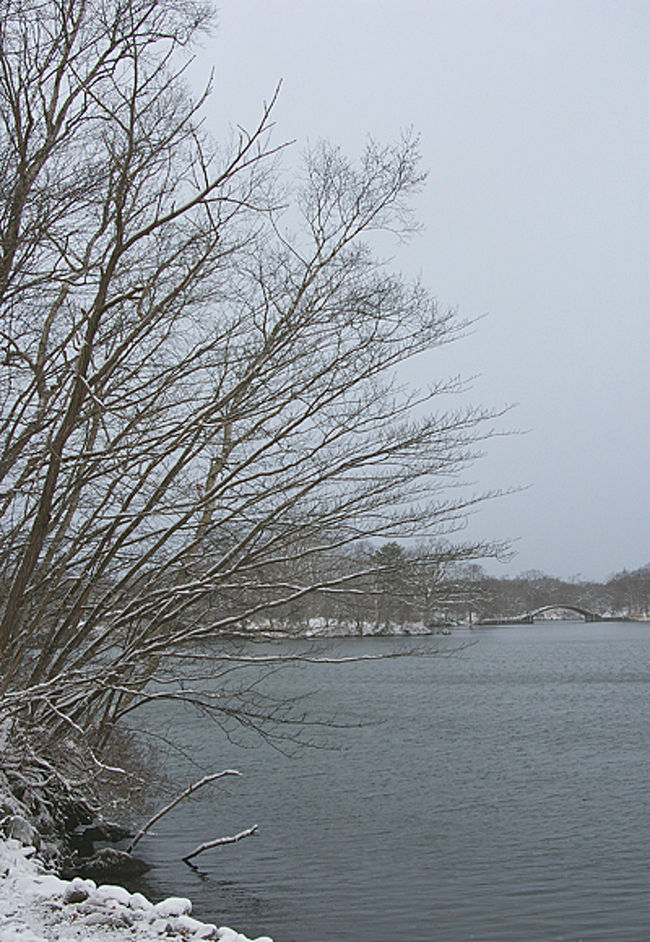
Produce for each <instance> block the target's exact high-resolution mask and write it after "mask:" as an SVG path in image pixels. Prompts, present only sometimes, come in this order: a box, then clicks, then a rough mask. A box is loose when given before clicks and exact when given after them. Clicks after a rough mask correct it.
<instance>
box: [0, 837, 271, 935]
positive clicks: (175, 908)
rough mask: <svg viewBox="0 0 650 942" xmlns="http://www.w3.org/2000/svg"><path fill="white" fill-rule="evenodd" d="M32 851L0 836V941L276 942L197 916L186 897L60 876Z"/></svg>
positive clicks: (17, 842) (32, 849)
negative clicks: (152, 896)
mask: <svg viewBox="0 0 650 942" xmlns="http://www.w3.org/2000/svg"><path fill="white" fill-rule="evenodd" d="M34 854H35V850H34V848H33V847H23V846H22V845H21V843H20V842H19V841H17V840H14V839H11V838H9V839H7V840H2V839H0V942H84V940H88V942H130V940H134V942H162V940H165V942H169V940H178V942H180V940H186V942H200V940H202V939H214V940H218V942H272V940H271V939H269V937H268V936H260V937H259V938H258V939H256V940H250V939H248V938H247V937H246V936H245V935H242V934H241V933H239V932H235V931H234V930H233V929H229V928H227V927H226V926H222V927H221V928H220V929H218V928H217V927H216V926H215V925H212V924H210V923H204V922H199V921H198V919H193V918H192V916H191V915H190V913H191V911H192V904H191V902H190V901H189V900H188V899H184V898H181V897H170V899H166V900H163V901H162V902H160V903H155V904H154V903H150V902H149V900H148V899H146V897H144V896H143V895H142V894H141V893H129V891H128V890H125V889H124V887H121V886H97V885H96V884H95V883H94V882H93V880H82V879H80V878H79V877H76V878H75V879H74V880H60V879H59V878H58V877H57V876H55V875H54V874H53V873H50V872H48V871H46V870H45V868H44V867H43V865H42V864H41V863H40V861H38V860H37V859H36V858H35V857H34Z"/></svg>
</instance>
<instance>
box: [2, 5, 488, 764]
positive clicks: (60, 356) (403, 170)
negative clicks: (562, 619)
mask: <svg viewBox="0 0 650 942" xmlns="http://www.w3.org/2000/svg"><path fill="white" fill-rule="evenodd" d="M209 18H210V11H209V9H208V8H206V7H205V6H204V4H202V3H200V2H188V3H184V4H178V3H176V2H173V0H162V2H161V0H103V2H99V0H66V2H65V3H63V2H59V0H7V2H5V3H4V4H3V5H2V9H1V12H0V113H1V116H2V126H1V129H0V138H1V146H0V239H1V244H2V257H1V259H0V357H1V360H0V371H1V374H2V379H1V381H0V402H1V411H0V513H1V516H0V528H1V529H0V536H1V539H2V546H1V550H0V584H1V585H2V589H3V601H2V608H1V610H0V644H1V649H2V671H1V677H0V695H1V697H2V700H1V709H2V712H3V713H4V715H6V716H9V717H12V718H14V719H16V720H20V722H21V724H22V727H23V729H27V728H32V729H34V730H38V735H39V737H40V739H39V742H40V746H39V748H40V749H41V750H44V751H45V752H47V749H48V748H50V747H51V744H52V743H54V742H56V741H60V738H61V736H62V735H67V734H68V733H70V734H72V735H73V736H81V735H83V737H84V742H86V743H87V745H88V748H89V749H91V750H92V756H93V757H94V759H93V761H96V762H97V764H101V762H102V758H101V756H102V753H101V749H102V748H103V746H104V745H105V744H106V742H107V741H108V740H109V739H110V734H111V731H112V730H113V728H114V726H115V724H116V723H117V722H118V721H119V720H120V719H121V718H122V717H123V716H125V715H126V714H127V713H129V712H131V711H132V710H133V708H134V707H135V706H136V705H137V704H138V703H140V702H142V701H145V700H150V699H151V696H152V694H151V688H150V687H148V686H147V685H148V684H149V683H150V681H151V680H152V678H156V677H158V679H160V677H162V676H163V673H162V672H164V671H165V670H166V669H168V667H169V665H170V663H171V664H173V659H174V658H175V657H184V656H185V654H186V653H187V651H188V648H189V647H190V646H196V644H197V643H199V642H202V641H205V640H209V639H214V638H215V637H219V636H220V635H223V634H226V633H230V634H232V633H233V632H237V631H239V632H242V631H247V630H248V631H250V630H251V628H252V627H254V626H255V624H256V621H257V620H258V619H259V617H260V614H261V613H262V612H265V613H268V612H269V611H273V609H274V608H277V609H280V608H281V607H282V606H285V607H286V606H287V605H291V604H292V603H294V602H298V601H300V600H301V599H304V598H306V597H313V596H314V593H321V594H323V593H327V594H335V593H343V592H349V591H350V590H351V589H354V587H355V586H356V587H360V586H363V585H365V584H367V583H368V580H370V582H372V575H373V572H375V571H376V569H377V561H376V560H374V561H373V557H372V554H367V553H366V554H363V553H356V554H355V553H354V552H353V548H354V546H355V545H357V544H358V543H360V542H361V541H367V540H369V539H371V538H385V539H389V540H394V539H401V538H405V537H412V536H424V535H426V536H428V537H429V538H430V539H431V540H432V541H433V543H434V544H435V545H437V546H438V550H437V553H438V555H440V553H441V550H440V547H441V546H443V545H444V552H443V555H444V558H448V559H454V558H459V559H471V558H475V557H477V556H481V555H485V554H486V553H488V552H491V551H493V549H494V548H493V547H490V546H485V545H473V544H469V545H468V544H460V545H454V544H452V543H450V542H449V541H448V536H449V534H450V533H453V532H454V531H455V530H456V529H458V528H459V526H461V525H462V522H463V520H464V517H465V514H466V512H467V511H468V509H469V508H470V506H471V505H472V504H473V503H475V501H476V500H478V499H481V498H474V497H469V498H468V497H463V496H452V497H449V492H448V490H447V488H448V485H449V484H450V483H454V482H455V481H457V479H458V475H459V474H460V473H461V472H462V470H463V469H464V468H465V467H466V465H467V463H468V462H469V461H471V459H472V458H473V457H474V454H475V450H476V444H477V442H478V441H479V440H480V439H481V437H484V436H486V435H489V434H490V427H489V421H488V420H489V419H490V418H491V416H490V415H489V414H488V412H486V411H485V410H481V409H471V408H470V409H465V410H458V411H448V410H443V411H436V410H435V405H436V403H435V400H436V398H437V397H439V396H440V395H442V394H445V396H446V394H447V393H449V392H452V391H454V390H456V389H458V388H459V384H458V382H457V381H450V382H447V381H443V382H440V383H437V384H434V385H433V386H432V387H431V388H429V389H426V390H423V391H418V390H414V389H411V388H409V386H408V385H407V384H406V383H405V382H404V381H402V380H401V379H400V377H401V376H404V375H405V371H404V370H403V365H404V364H405V363H407V362H408V361H409V360H410V359H411V358H412V357H415V356H417V355H418V354H421V353H423V352H426V351H428V350H431V349H432V348H433V347H436V346H439V345H441V344H445V343H447V342H449V341H450V340H452V339H454V337H456V336H457V334H458V331H459V330H460V329H462V326H463V325H461V324H459V323H458V321H457V319H456V317H455V316H454V313H453V312H452V311H448V310H442V309H440V308H439V306H438V305H437V303H436V302H435V300H434V299H433V298H432V297H431V295H430V294H429V293H428V292H427V291H426V290H425V288H424V287H423V286H422V285H421V284H420V283H418V282H416V283H408V282H407V281H405V280H404V279H403V278H401V277H400V276H398V275H396V274H394V273H392V272H391V271H390V270H389V268H388V267H387V266H386V265H385V264H384V263H383V262H382V261H381V259H378V258H377V257H376V256H375V254H374V253H373V251H372V249H371V245H370V244H371V242H372V238H373V233H374V232H376V231H378V230H385V231H390V232H394V233H396V235H397V236H398V237H406V236H407V235H408V234H409V233H410V232H411V230H412V228H413V222H412V218H411V214H410V208H409V207H410V199H411V197H412V196H413V195H414V194H415V193H416V192H417V191H418V190H419V188H420V186H421V185H422V182H423V175H422V174H421V172H420V170H419V169H418V155H417V142H416V141H415V140H414V139H413V138H412V137H410V136H406V137H404V138H403V139H402V140H401V141H399V142H398V143H397V144H395V145H393V146H389V147H382V146H378V145H377V144H375V143H373V142H370V143H369V144H368V146H367V148H366V150H365V152H364V154H363V156H362V158H361V161H360V164H359V165H358V166H354V165H353V164H351V163H350V162H349V161H348V160H346V159H345V158H344V157H343V156H342V154H341V153H340V152H339V151H338V150H337V149H336V148H334V147H331V146H329V145H325V144H322V145H319V146H318V147H316V148H315V149H313V150H312V151H311V152H310V153H309V154H308V155H307V156H306V160H305V168H304V172H303V174H302V176H301V177H300V179H299V181H298V184H297V186H296V187H295V190H293V191H292V192H290V193H286V192H283V191H281V189H280V187H279V184H278V174H277V172H276V167H277V161H278V159H279V153H280V151H281V150H282V146H281V145H280V146H278V145H275V144H273V143H272V142H271V140H270V136H269V132H270V129H271V110H272V105H273V101H271V103H270V105H269V106H267V107H265V108H264V109H263V112H262V115H261V119H260V122H259V124H258V126H257V127H256V128H255V129H254V130H253V131H252V132H250V133H247V132H244V131H241V132H240V133H239V135H238V136H237V137H236V138H235V139H234V140H233V141H232V142H231V144H230V145H229V146H227V147H217V146H215V145H213V144H212V143H211V142H210V140H209V138H208V136H207V134H206V133H205V131H204V129H203V126H202V119H201V114H202V111H201V109H202V106H203V102H204V98H199V99H198V100H195V99H193V98H192V96H191V95H190V93H189V92H188V90H187V89H186V87H185V83H184V64H183V63H184V62H185V63H186V62H187V59H186V58H185V59H184V58H183V56H185V55H186V53H185V50H186V49H188V48H190V47H191V43H192V40H193V39H194V38H195V37H196V35H197V32H199V31H201V30H202V29H204V28H206V27H207V25H208V24H209ZM445 401H446V399H445ZM452 493H453V492H452ZM346 553H347V556H346V559H347V563H346V565H345V566H338V567H334V568H333V569H330V568H329V567H328V565H327V562H328V560H330V559H332V558H333V557H334V556H336V557H337V558H338V559H340V558H341V554H346ZM213 654H214V656H216V657H219V656H220V655H219V651H218V650H217V651H216V653H215V652H214V651H213ZM184 663H185V662H184ZM223 663H224V665H225V666H224V670H227V671H230V670H231V668H232V664H229V663H228V662H227V659H226V661H224V662H223ZM174 670H176V668H174ZM165 676H166V675H165ZM163 692H164V691H163ZM156 695H162V693H161V692H159V693H158V694H156ZM165 695H169V696H174V697H180V693H179V691H178V690H177V689H174V690H173V691H167V692H165ZM192 696H196V698H199V697H200V694H199V693H196V695H192ZM185 699H186V700H188V701H189V700H191V699H192V697H190V696H189V695H188V696H186V697H185ZM196 702H198V699H197V700H196ZM213 706H214V709H215V711H216V710H218V709H224V710H226V712H227V711H228V710H230V711H232V710H233V707H232V704H231V705H230V706H228V707H223V706H218V707H217V706H216V705H214V704H213ZM258 706H259V709H258ZM258 706H255V707H253V708H251V709H250V711H249V713H248V714H247V712H246V707H245V706H244V704H243V701H242V703H239V704H237V710H238V711H239V713H238V715H239V716H240V717H241V718H245V719H246V721H250V722H253V721H254V720H258V721H259V722H262V721H263V719H264V709H263V705H258ZM48 743H49V744H50V747H48Z"/></svg>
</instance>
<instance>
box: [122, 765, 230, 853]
mask: <svg viewBox="0 0 650 942" xmlns="http://www.w3.org/2000/svg"><path fill="white" fill-rule="evenodd" d="M226 775H241V772H238V771H237V770H236V769H224V771H223V772H215V773H214V774H213V775H206V776H205V778H202V779H199V781H198V782H193V783H192V785H189V786H188V787H187V788H186V789H185V791H184V792H181V793H180V795H177V796H176V798H174V800H173V801H170V803H169V804H168V805H165V807H164V808H161V810H160V811H157V812H156V814H155V815H154V816H153V818H149V820H148V821H147V823H146V824H145V825H143V826H142V827H141V828H140V830H139V831H138V833H137V834H136V835H135V837H134V838H133V840H132V841H131V843H130V844H129V846H128V847H127V849H126V851H127V853H128V854H130V853H131V852H132V851H133V848H134V847H135V845H136V844H137V843H138V842H139V841H140V839H141V838H142V837H144V835H145V834H146V833H147V831H148V830H149V829H150V828H152V827H153V826H154V824H155V823H156V821H160V819H161V818H162V817H163V816H164V815H166V814H167V812H168V811H171V810H172V808H175V807H176V805H178V804H180V803H181V801H183V799H184V798H187V797H188V795H191V794H192V793H193V792H196V791H198V790H199V788H203V786H204V785H208V784H209V783H210V782H215V781H216V780H217V779H218V778H224V777H225V776H226Z"/></svg>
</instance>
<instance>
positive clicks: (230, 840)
mask: <svg viewBox="0 0 650 942" xmlns="http://www.w3.org/2000/svg"><path fill="white" fill-rule="evenodd" d="M258 827H259V825H257V824H254V825H253V827H252V828H247V829H246V830H245V831H240V832H239V834H233V836H232V837H217V838H216V839H215V840H214V841H206V842H205V844H199V846H198V847H196V848H195V849H194V850H193V851H192V853H191V854H186V855H185V857H183V862H184V863H186V864H189V862H190V860H191V859H192V857H198V855H199V854H202V853H203V851H204V850H210V849H211V848H212V847H221V845H222V844H236V843H237V842H238V841H241V840H243V839H244V838H245V837H251V836H252V835H253V834H256V833H257V828H258ZM190 866H192V865H191V864H190Z"/></svg>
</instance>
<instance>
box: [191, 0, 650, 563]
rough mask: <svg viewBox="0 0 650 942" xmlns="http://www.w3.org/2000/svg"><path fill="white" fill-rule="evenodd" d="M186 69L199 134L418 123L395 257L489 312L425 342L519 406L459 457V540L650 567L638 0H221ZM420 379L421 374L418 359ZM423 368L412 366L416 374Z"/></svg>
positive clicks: (648, 212)
mask: <svg viewBox="0 0 650 942" xmlns="http://www.w3.org/2000/svg"><path fill="white" fill-rule="evenodd" d="M218 11H219V20H218V22H219V27H218V29H217V31H216V33H215V34H214V35H213V36H212V37H211V38H210V39H209V40H207V41H206V42H205V44H204V47H203V49H202V50H201V52H200V55H199V60H198V63H197V66H196V68H195V69H194V76H195V77H200V76H201V75H203V76H205V75H206V74H207V69H208V68H209V67H210V66H211V65H212V66H214V68H215V90H214V95H213V97H212V99H211V103H210V106H209V123H210V130H211V131H212V133H213V134H214V135H216V136H217V137H219V136H223V135H224V133H225V129H226V128H227V126H228V125H236V124H242V125H244V126H248V127H251V126H252V125H253V124H254V122H255V121H256V119H257V118H258V116H259V114H260V105H261V102H262V101H263V100H268V99H269V98H270V97H271V95H272V93H273V90H274V88H275V85H276V83H277V82H278V80H280V79H282V80H283V88H282V92H281V96H280V100H279V103H278V105H277V108H276V112H275V117H276V123H277V132H276V140H277V141H280V139H294V138H295V139H296V141H297V144H296V147H297V149H298V150H301V149H302V147H303V146H304V145H305V144H306V143H307V141H315V140H317V139H318V138H320V137H325V138H327V139H329V140H331V141H332V142H335V143H338V144H340V145H341V146H342V148H343V150H344V151H346V152H347V153H348V154H350V155H351V156H356V155H357V154H358V153H359V151H360V150H361V148H362V146H363V143H364V141H365V139H366V137H367V135H369V134H370V135H372V136H373V137H375V138H376V139H378V140H382V141H383V140H385V141H388V140H391V139H394V138H395V137H396V136H398V135H399V133H400V130H401V129H403V128H406V127H409V126H412V127H413V128H415V129H416V130H417V131H418V132H419V133H420V135H421V142H422V155H423V166H424V167H425V168H426V169H427V170H428V171H429V180H428V184H427V187H426V190H425V191H424V193H423V194H422V195H421V196H420V198H419V201H418V204H417V211H418V215H419V218H420V220H421V221H422V222H423V224H424V227H425V228H424V233H423V235H422V236H420V237H418V238H417V239H416V240H415V241H414V242H413V243H412V244H411V245H410V246H409V248H408V250H407V251H406V252H405V253H401V254H400V255H399V256H398V264H399V266H400V267H401V268H402V269H403V270H405V271H406V272H409V273H410V272H420V271H421V272H422V274H423V278H424V281H425V282H426V283H427V284H428V285H429V286H430V287H431V288H432V289H433V290H434V292H435V293H436V295H437V296H438V298H439V300H440V301H441V303H444V304H451V305H458V306H459V308H460V310H461V312H462V313H463V314H465V315H467V316H475V315H481V314H487V317H485V318H484V319H483V320H481V321H480V323H479V324H478V325H477V327H476V329H475V331H474V333H473V335H472V336H470V337H468V338H467V339H465V340H463V341H462V342H461V343H460V344H458V345H456V346H455V347H453V348H449V347H448V348H445V349H444V350H442V351H438V352H437V353H435V354H433V355H432V358H431V364H430V366H429V369H430V372H431V376H432V377H435V376H440V375H447V374H452V373H456V372H459V371H461V372H463V373H464V374H466V375H474V374H480V375H479V376H478V378H477V380H476V382H475V383H474V392H473V394H472V398H473V399H474V400H476V401H477V402H482V403H485V404H492V405H496V406H499V405H502V404H503V403H506V402H510V403H518V404H519V405H518V407H517V409H516V411H515V412H514V413H513V414H512V416H511V417H510V425H511V426H512V427H515V426H516V427H518V428H522V429H524V428H525V429H530V432H529V433H528V434H527V435H525V436H516V437H513V438H510V439H506V440H504V439H499V440H496V441H494V442H492V443H491V444H490V446H489V447H488V450H487V452H488V453H487V455H486V457H485V458H484V459H482V460H481V461H480V462H479V463H477V465H476V466H475V468H474V474H473V477H474V479H475V480H476V481H477V482H478V485H479V486H480V487H481V488H483V487H499V486H509V485H530V488H529V489H528V490H526V491H525V492H522V493H519V494H516V495H514V496H511V497H508V498H506V499H503V500H499V501H496V502H494V503H491V504H489V505H485V506H484V507H483V509H482V510H481V512H480V513H479V514H478V515H477V517H476V518H475V519H473V520H472V522H471V524H470V533H471V535H472V536H480V537H485V538H491V537H497V538H501V537H506V536H510V537H518V538H519V539H518V542H517V544H516V550H517V556H516V557H515V559H514V560H513V561H512V562H511V563H510V564H508V565H507V566H505V567H489V568H491V569H492V570H493V571H495V572H497V573H501V574H508V573H514V572H519V571H523V570H526V569H531V568H535V569H541V570H544V571H545V572H548V573H550V574H555V575H560V576H564V577H569V576H575V575H578V574H581V575H582V576H583V577H584V578H603V577H605V576H607V575H608V574H609V573H611V572H613V571H616V570H619V569H622V568H628V569H632V568H636V567H637V566H640V565H643V564H645V563H647V562H650V539H649V534H650V500H649V498H648V484H647V480H648V477H649V471H650V434H649V427H650V422H649V421H648V417H649V412H650V410H649V406H650V381H649V379H648V375H649V370H648V366H649V355H648V351H649V349H650V303H649V302H650V276H649V271H650V265H649V262H650V251H649V246H650V239H649V236H650V224H649V223H650V191H649V186H648V170H649V168H650V162H649V158H650V120H649V119H650V108H649V96H650V81H649V79H650V74H649V72H650V69H649V67H648V61H649V59H650V57H649V55H648V53H649V50H650V45H649V43H648V40H649V38H650V37H649V34H650V5H649V4H648V3H647V0H636V2H635V0H608V2H602V0H562V2H559V0H544V2H535V0H485V2H479V0H410V2H409V0H400V2H398V0H223V2H221V3H220V4H218ZM424 373H426V371H424ZM423 378H426V376H425V375H424V374H423Z"/></svg>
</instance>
